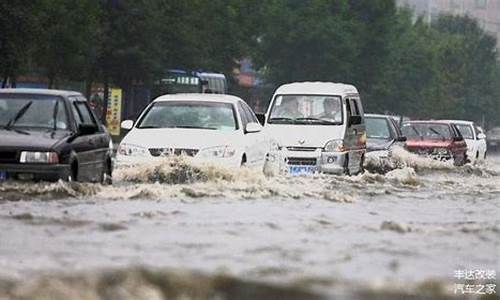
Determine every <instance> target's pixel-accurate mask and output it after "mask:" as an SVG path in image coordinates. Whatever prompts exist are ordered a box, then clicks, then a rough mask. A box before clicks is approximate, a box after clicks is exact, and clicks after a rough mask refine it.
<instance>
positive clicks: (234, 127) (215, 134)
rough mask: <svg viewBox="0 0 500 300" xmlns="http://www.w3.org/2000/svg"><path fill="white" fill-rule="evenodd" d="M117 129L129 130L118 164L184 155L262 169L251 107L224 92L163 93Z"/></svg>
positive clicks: (262, 140)
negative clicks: (135, 117)
mask: <svg viewBox="0 0 500 300" xmlns="http://www.w3.org/2000/svg"><path fill="white" fill-rule="evenodd" d="M122 128H124V129H127V130H130V132H129V133H128V134H127V135H126V136H125V138H124V139H123V140H122V142H121V144H120V146H119V148H118V153H117V161H118V164H121V165H130V164H138V163H142V162H147V161H154V160H158V159H161V158H165V157H169V156H173V155H186V156H190V157H193V159H194V161H195V162H202V163H203V162H209V163H214V164H218V165H222V166H226V167H230V168H237V167H238V168H239V167H240V166H242V165H246V166H249V167H259V168H263V167H264V163H265V161H266V157H267V155H268V152H269V149H270V142H269V141H268V139H267V138H266V136H265V135H264V134H263V132H262V126H261V125H260V124H259V122H258V120H257V117H256V116H255V114H254V112H253V111H252V109H251V108H250V107H249V106H248V105H247V104H246V103H245V102H244V101H243V100H242V99H240V98H238V97H235V96H229V95H214V94H176V95H164V96H161V97H159V98H157V99H155V100H154V101H153V102H152V103H151V104H150V105H149V106H148V107H147V108H146V109H145V110H144V111H143V113H142V114H141V116H140V117H139V119H138V121H137V122H136V123H135V124H134V123H133V122H132V121H131V120H127V121H123V122H122Z"/></svg>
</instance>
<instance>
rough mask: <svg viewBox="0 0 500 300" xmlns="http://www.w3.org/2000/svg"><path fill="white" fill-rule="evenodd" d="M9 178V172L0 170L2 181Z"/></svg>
mask: <svg viewBox="0 0 500 300" xmlns="http://www.w3.org/2000/svg"><path fill="white" fill-rule="evenodd" d="M4 180H7V172H5V171H0V181H4Z"/></svg>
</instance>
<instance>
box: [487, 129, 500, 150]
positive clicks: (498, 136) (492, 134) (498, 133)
mask: <svg viewBox="0 0 500 300" xmlns="http://www.w3.org/2000/svg"><path fill="white" fill-rule="evenodd" d="M486 141H487V142H488V147H490V148H491V149H495V150H497V151H498V150H500V127H494V128H492V129H490V130H489V131H488V132H487V133H486Z"/></svg>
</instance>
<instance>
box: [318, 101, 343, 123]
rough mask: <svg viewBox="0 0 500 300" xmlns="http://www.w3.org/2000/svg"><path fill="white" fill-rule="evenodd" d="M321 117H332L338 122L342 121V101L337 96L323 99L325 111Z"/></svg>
mask: <svg viewBox="0 0 500 300" xmlns="http://www.w3.org/2000/svg"><path fill="white" fill-rule="evenodd" d="M318 117H319V118H324V119H332V120H335V121H337V122H340V121H342V110H341V109H340V101H339V100H338V99H337V98H331V97H327V98H325V99H324V100H323V113H322V114H320V115H319V116H318Z"/></svg>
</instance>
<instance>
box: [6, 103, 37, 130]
mask: <svg viewBox="0 0 500 300" xmlns="http://www.w3.org/2000/svg"><path fill="white" fill-rule="evenodd" d="M31 104H33V101H30V102H28V103H26V104H25V105H24V106H23V107H21V109H20V110H19V111H18V112H17V113H16V114H15V115H14V117H13V118H12V119H10V120H9V122H7V125H5V127H4V128H5V129H11V128H12V126H13V125H14V123H16V122H17V120H19V119H20V118H21V117H22V116H23V115H24V114H25V113H26V111H27V110H28V108H30V106H31Z"/></svg>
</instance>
